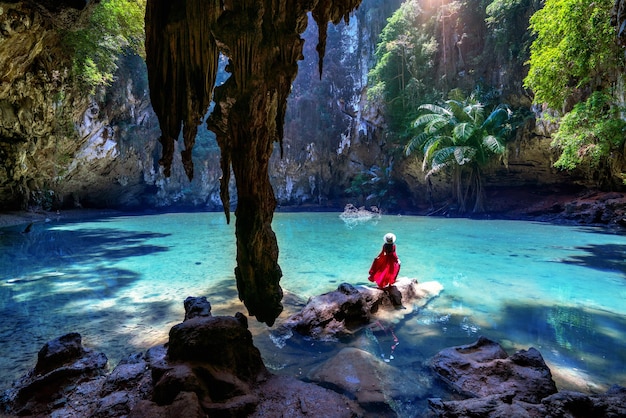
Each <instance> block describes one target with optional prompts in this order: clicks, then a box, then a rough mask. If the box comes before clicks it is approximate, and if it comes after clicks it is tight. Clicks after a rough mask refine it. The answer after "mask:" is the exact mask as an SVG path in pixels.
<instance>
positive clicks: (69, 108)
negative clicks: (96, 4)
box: [0, 1, 221, 210]
mask: <svg viewBox="0 0 626 418" xmlns="http://www.w3.org/2000/svg"><path fill="white" fill-rule="evenodd" d="M66 3H71V4H70V5H68V4H66ZM84 3H85V2H83V3H82V5H81V2H80V1H78V2H77V1H70V2H65V3H63V2H10V3H8V2H0V80H1V81H0V210H18V209H44V210H58V209H65V208H74V207H116V208H140V207H165V206H174V205H177V206H187V207H209V208H212V209H217V208H221V202H220V198H219V182H218V180H219V178H220V176H221V170H220V169H219V152H218V147H217V143H216V141H215V135H212V134H210V133H209V131H208V130H207V129H206V128H204V129H201V130H200V131H199V135H198V147H197V149H196V154H197V155H196V156H194V158H196V159H197V164H196V166H197V173H198V175H197V176H196V178H195V179H194V180H193V181H189V180H188V178H187V176H186V175H185V172H184V169H183V167H182V166H181V165H180V164H175V165H174V168H173V170H172V173H171V176H170V177H169V178H167V177H165V176H164V175H163V171H162V168H161V167H160V166H159V165H158V159H159V158H160V153H161V148H160V145H159V143H158V141H157V139H158V137H159V135H160V131H159V122H158V120H157V118H156V115H155V113H154V110H153V109H152V105H151V102H150V98H149V89H148V80H147V71H146V66H145V63H144V61H143V60H142V59H141V58H140V57H138V56H136V55H128V56H122V57H120V61H119V70H118V71H117V73H116V74H115V80H114V82H113V83H112V84H111V85H110V86H107V87H106V88H102V89H98V90H97V91H96V92H95V93H94V94H89V93H88V92H86V91H85V90H84V88H81V86H80V85H78V83H77V82H76V80H73V79H72V77H71V75H70V71H69V68H70V66H71V62H69V58H68V57H67V56H66V53H65V52H64V50H63V48H62V46H61V44H60V36H61V35H60V33H61V31H63V30H66V29H70V28H76V26H77V25H80V24H81V22H82V21H84V20H85V19H86V18H87V17H88V15H89V13H90V8H89V7H88V6H85V4H84ZM177 146H178V144H177ZM174 158H178V161H179V162H180V154H179V153H176V156H175V157H174Z"/></svg>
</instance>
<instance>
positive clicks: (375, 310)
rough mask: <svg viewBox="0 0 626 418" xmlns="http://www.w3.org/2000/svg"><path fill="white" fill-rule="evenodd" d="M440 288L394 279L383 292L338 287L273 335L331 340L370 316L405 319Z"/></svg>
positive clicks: (309, 304)
mask: <svg viewBox="0 0 626 418" xmlns="http://www.w3.org/2000/svg"><path fill="white" fill-rule="evenodd" d="M442 289H443V287H442V286H441V284H439V283H438V282H427V283H421V284H418V283H417V280H415V279H409V278H407V277H401V278H398V280H397V281H396V284H395V285H394V286H390V287H389V288H387V289H385V290H380V289H377V288H372V287H366V286H360V287H358V288H357V287H354V286H352V285H351V284H349V283H342V284H341V285H339V287H338V288H337V290H335V291H333V292H329V293H325V294H323V295H320V296H315V297H313V298H311V299H310V300H309V302H308V303H307V304H306V306H305V307H304V308H302V310H301V311H300V312H298V313H296V314H295V315H292V316H291V317H289V318H288V319H287V320H285V321H284V322H283V323H282V324H281V325H280V326H279V327H277V329H276V330H275V331H274V332H273V334H275V335H278V336H280V337H281V338H283V337H285V336H289V334H290V331H291V330H292V329H293V330H294V331H296V332H298V333H299V334H301V335H305V336H311V337H314V338H316V339H320V340H334V339H336V338H337V337H340V336H343V335H350V334H352V333H354V331H356V330H358V329H360V328H361V327H363V326H364V325H366V324H368V323H369V322H370V321H371V320H372V317H373V316H376V317H377V318H381V317H385V318H388V317H391V318H392V319H393V317H398V316H405V315H407V314H409V313H411V312H413V310H414V309H415V308H416V307H418V306H423V305H425V304H426V303H427V302H428V300H430V299H431V298H433V297H435V296H437V295H438V294H439V293H440V292H441V290H442Z"/></svg>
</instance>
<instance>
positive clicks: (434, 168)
mask: <svg viewBox="0 0 626 418" xmlns="http://www.w3.org/2000/svg"><path fill="white" fill-rule="evenodd" d="M452 164H453V162H452V160H449V161H445V162H443V163H441V164H435V165H433V166H432V168H431V169H430V170H428V173H426V176H425V178H426V179H428V178H429V177H430V176H432V175H434V174H437V173H439V172H440V171H442V170H443V169H445V168H448V167H450V166H452Z"/></svg>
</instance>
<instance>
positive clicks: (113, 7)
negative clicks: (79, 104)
mask: <svg viewBox="0 0 626 418" xmlns="http://www.w3.org/2000/svg"><path fill="white" fill-rule="evenodd" d="M145 7H146V1H145V0H102V1H101V2H100V3H98V4H97V5H95V6H94V10H93V13H92V14H91V16H90V18H89V23H88V24H87V25H86V26H85V27H82V28H80V29H77V30H74V31H68V32H66V33H65V34H64V37H63V43H64V45H65V46H66V48H67V49H68V53H69V55H70V56H71V57H72V71H73V73H74V76H75V77H76V78H77V79H78V80H79V81H80V82H81V83H84V84H85V85H86V86H87V87H88V88H89V89H90V91H92V92H93V91H94V90H95V88H96V87H98V86H103V85H108V84H110V83H111V82H112V81H113V74H114V73H115V70H116V69H117V60H118V57H119V56H120V55H121V54H122V53H125V52H130V53H138V54H140V55H144V52H143V41H144V37H145V36H144V14H145Z"/></svg>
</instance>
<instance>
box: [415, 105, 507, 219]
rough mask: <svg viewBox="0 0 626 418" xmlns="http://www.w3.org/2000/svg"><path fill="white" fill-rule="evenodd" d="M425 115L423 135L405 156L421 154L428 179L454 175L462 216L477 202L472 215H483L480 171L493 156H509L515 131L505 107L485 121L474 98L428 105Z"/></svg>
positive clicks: (419, 122) (421, 119) (420, 124)
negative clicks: (471, 201) (468, 204)
mask: <svg viewBox="0 0 626 418" xmlns="http://www.w3.org/2000/svg"><path fill="white" fill-rule="evenodd" d="M420 110H421V111H422V112H423V113H422V114H421V115H420V116H419V117H418V118H417V119H416V120H415V121H414V123H413V124H414V127H415V128H417V130H418V131H419V132H420V133H419V134H418V135H417V136H415V137H413V138H412V139H411V140H410V141H409V142H408V144H407V145H406V148H405V151H406V155H407V156H408V155H411V154H412V153H413V152H414V151H415V150H421V152H422V155H423V158H424V160H423V165H422V170H423V171H425V172H426V175H425V177H426V178H427V179H428V178H429V177H430V176H432V175H435V174H438V173H440V172H442V171H444V170H446V171H447V170H451V171H452V175H453V186H454V187H453V195H454V197H455V199H456V201H457V203H458V205H459V212H460V213H465V211H466V202H467V201H468V200H469V199H471V198H472V197H473V199H474V209H473V212H483V211H484V192H483V185H482V177H481V169H482V167H484V166H485V165H486V164H487V163H488V162H490V161H491V158H492V157H494V156H496V155H500V156H501V155H503V154H504V153H505V150H506V146H505V142H506V140H508V138H509V136H510V134H511V131H512V126H511V124H510V118H511V111H510V110H509V109H508V107H507V106H505V105H500V106H498V107H496V108H495V109H494V110H493V111H492V112H491V113H490V114H489V115H488V116H487V117H486V118H485V116H484V107H483V105H482V104H481V103H480V102H478V101H476V100H475V99H474V98H473V97H470V98H467V99H463V100H459V99H458V98H453V99H450V100H447V101H446V102H445V103H444V104H443V106H439V105H436V104H424V105H421V106H420ZM464 180H466V183H467V184H466V185H465V184H464Z"/></svg>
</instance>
